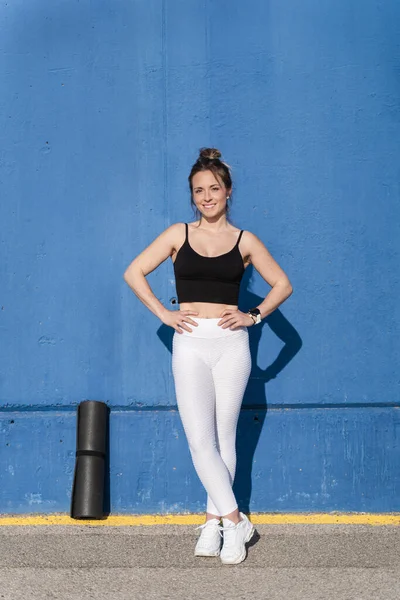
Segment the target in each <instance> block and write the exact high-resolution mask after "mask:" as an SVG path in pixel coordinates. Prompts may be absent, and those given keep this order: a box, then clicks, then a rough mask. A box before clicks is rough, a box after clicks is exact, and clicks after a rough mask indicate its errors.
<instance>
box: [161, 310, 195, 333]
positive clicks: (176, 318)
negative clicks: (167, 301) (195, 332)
mask: <svg viewBox="0 0 400 600" xmlns="http://www.w3.org/2000/svg"><path fill="white" fill-rule="evenodd" d="M198 314H199V313H198V312H196V311H194V310H168V309H167V311H166V313H165V314H164V316H163V318H162V319H161V320H162V322H163V323H165V325H169V326H170V327H173V328H174V329H175V331H177V332H178V333H183V332H182V331H181V329H185V330H186V331H192V330H191V329H190V327H188V326H187V325H186V323H190V324H191V325H194V326H195V327H197V326H198V323H196V321H193V319H191V318H190V317H189V315H198Z"/></svg>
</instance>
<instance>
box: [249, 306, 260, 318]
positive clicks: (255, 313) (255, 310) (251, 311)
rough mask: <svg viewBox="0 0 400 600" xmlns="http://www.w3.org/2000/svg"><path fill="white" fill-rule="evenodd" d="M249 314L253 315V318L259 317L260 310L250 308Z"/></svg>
mask: <svg viewBox="0 0 400 600" xmlns="http://www.w3.org/2000/svg"><path fill="white" fill-rule="evenodd" d="M249 313H251V314H252V315H254V316H255V317H256V316H257V315H260V314H261V313H260V309H259V308H252V309H251V310H249Z"/></svg>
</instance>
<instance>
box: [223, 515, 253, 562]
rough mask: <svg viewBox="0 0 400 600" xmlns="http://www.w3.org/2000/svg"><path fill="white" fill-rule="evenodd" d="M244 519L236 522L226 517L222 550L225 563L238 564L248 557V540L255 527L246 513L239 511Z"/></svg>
mask: <svg viewBox="0 0 400 600" xmlns="http://www.w3.org/2000/svg"><path fill="white" fill-rule="evenodd" d="M239 514H240V516H241V518H242V520H241V521H239V523H237V524H235V523H234V522H233V521H230V520H229V519H224V527H223V528H222V530H223V532H224V545H223V546H222V550H221V561H222V562H223V564H224V565H237V564H238V563H241V562H242V561H244V559H245V558H246V546H245V544H246V542H248V541H250V539H251V538H252V536H253V534H254V532H255V528H254V525H253V524H252V523H251V522H250V521H249V519H248V518H247V517H246V515H245V514H243V513H241V512H240V513H239ZM225 524H226V525H225Z"/></svg>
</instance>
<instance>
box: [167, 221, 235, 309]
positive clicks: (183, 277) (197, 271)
mask: <svg viewBox="0 0 400 600" xmlns="http://www.w3.org/2000/svg"><path fill="white" fill-rule="evenodd" d="M185 227H186V238H185V241H184V243H183V244H182V246H181V247H180V248H179V250H178V253H177V255H176V258H175V262H174V272H175V280H176V292H177V295H178V302H179V304H181V303H182V302H214V303H216V304H233V305H235V306H237V305H238V299H239V288H240V282H241V280H242V277H243V273H244V271H245V267H244V265H243V258H242V255H241V254H240V250H239V242H240V238H241V237H242V233H243V230H242V231H241V232H240V234H239V237H238V240H237V242H236V244H235V246H234V247H233V248H232V250H229V252H225V253H224V254H220V255H219V256H203V255H201V254H198V253H197V252H196V251H195V250H193V248H192V247H191V245H190V244H189V238H188V229H189V228H188V224H187V223H185Z"/></svg>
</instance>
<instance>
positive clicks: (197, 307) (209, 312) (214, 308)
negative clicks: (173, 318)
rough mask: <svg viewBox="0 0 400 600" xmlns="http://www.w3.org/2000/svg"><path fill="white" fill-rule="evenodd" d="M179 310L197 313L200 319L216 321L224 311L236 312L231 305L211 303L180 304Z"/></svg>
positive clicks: (235, 307) (234, 307)
mask: <svg viewBox="0 0 400 600" xmlns="http://www.w3.org/2000/svg"><path fill="white" fill-rule="evenodd" d="M179 308H180V310H193V311H196V312H198V313H199V314H198V315H193V316H194V317H199V318H200V319H217V318H219V317H220V316H221V314H222V313H223V311H224V310H225V309H228V308H229V309H233V310H237V308H238V307H237V306H235V305H233V304H214V303H211V302H182V303H181V304H180V305H179Z"/></svg>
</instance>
